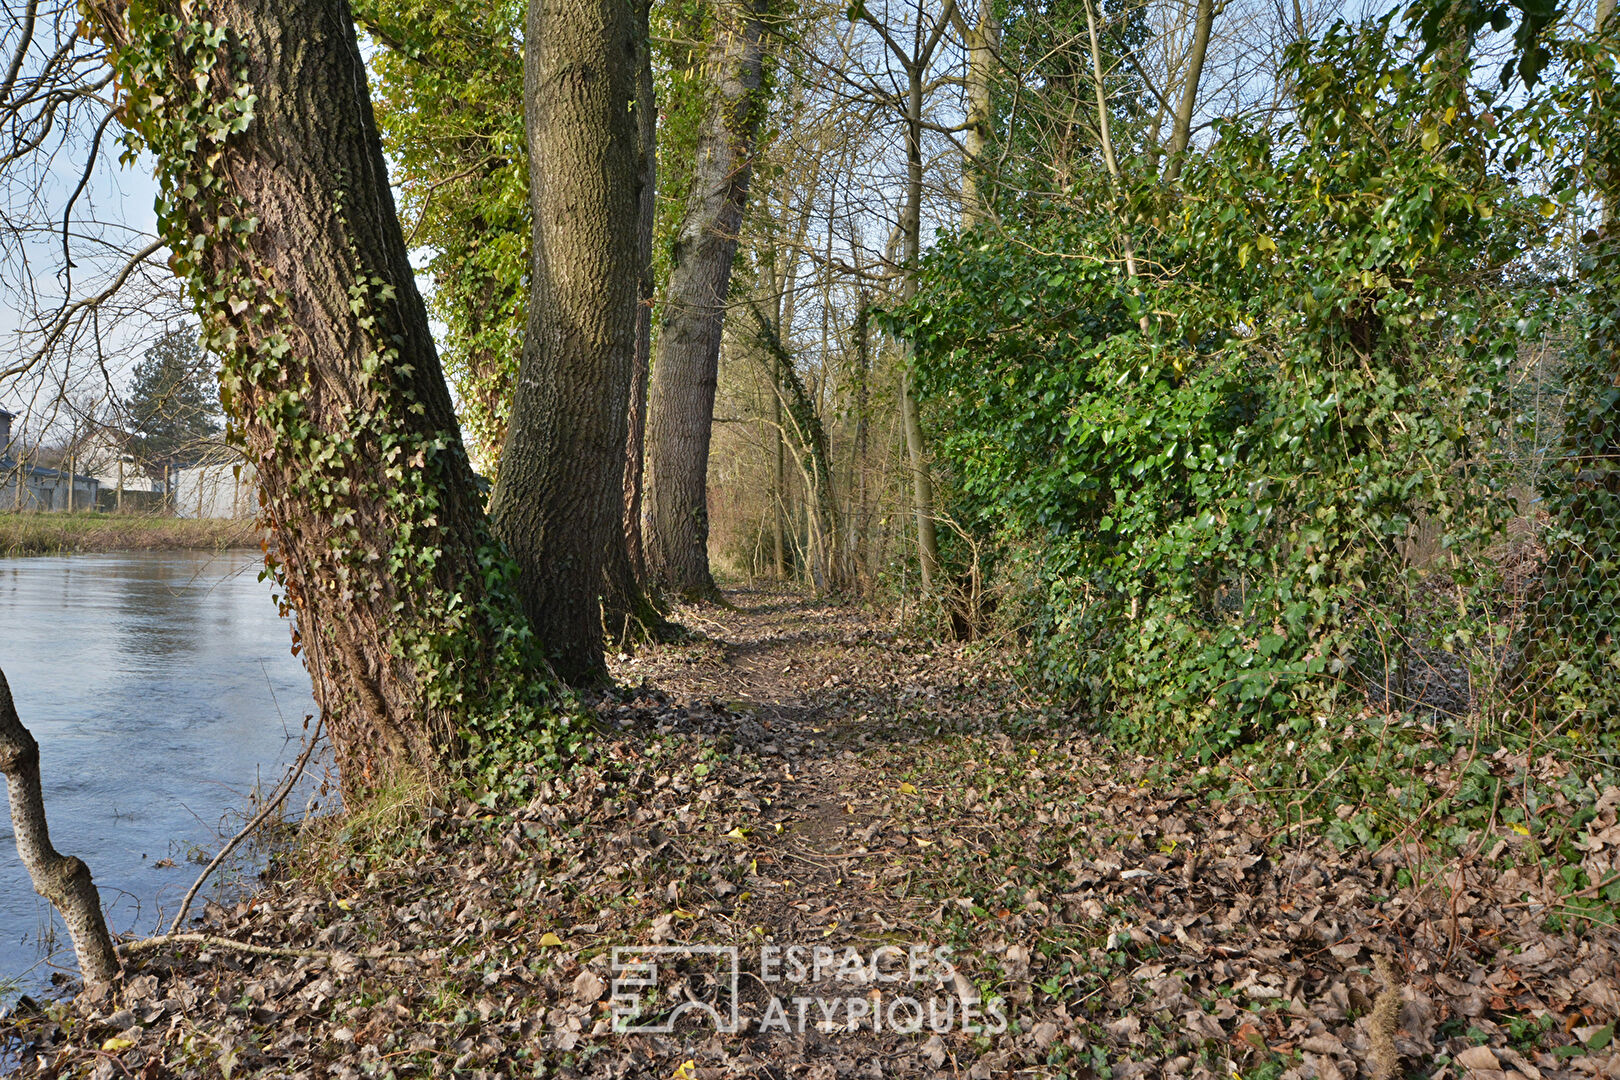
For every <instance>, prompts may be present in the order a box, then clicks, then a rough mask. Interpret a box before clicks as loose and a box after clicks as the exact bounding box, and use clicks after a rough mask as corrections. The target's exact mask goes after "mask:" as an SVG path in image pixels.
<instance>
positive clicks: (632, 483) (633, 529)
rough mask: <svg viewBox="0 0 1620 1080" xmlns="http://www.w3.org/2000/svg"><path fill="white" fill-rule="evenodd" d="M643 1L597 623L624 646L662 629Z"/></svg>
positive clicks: (652, 180) (646, 10) (650, 122)
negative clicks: (618, 467)
mask: <svg viewBox="0 0 1620 1080" xmlns="http://www.w3.org/2000/svg"><path fill="white" fill-rule="evenodd" d="M650 15H651V5H650V4H649V3H647V2H646V0H642V2H640V3H638V4H637V6H636V20H637V31H636V32H637V36H638V41H639V48H638V54H637V59H636V134H637V159H636V169H637V173H636V176H637V183H638V184H639V185H640V188H639V195H638V202H637V215H638V216H637V218H636V323H635V334H636V343H635V356H634V358H633V360H632V362H631V368H630V394H629V401H630V405H629V412H628V415H627V416H626V423H627V430H626V434H625V448H624V518H623V522H622V527H623V532H624V542H623V543H622V544H619V545H610V546H609V547H608V549H607V551H606V565H605V566H604V570H603V584H602V589H603V595H602V623H603V630H604V631H605V633H606V636H607V639H608V640H609V641H611V642H613V643H615V644H617V645H620V646H625V645H629V644H631V643H632V642H634V641H637V640H643V639H647V638H657V637H661V636H663V635H665V634H666V633H667V632H668V631H669V629H670V623H669V621H668V620H667V619H666V618H665V617H664V613H663V612H662V611H660V610H659V609H658V607H657V606H656V605H655V604H654V602H653V600H652V598H651V597H650V596H649V595H648V593H647V589H646V583H647V560H646V551H645V547H644V545H643V543H642V539H641V503H642V488H643V480H644V478H645V475H646V470H645V464H646V448H647V382H648V375H649V373H650V368H651V360H652V309H653V291H654V288H655V285H656V282H655V281H654V278H653V263H652V254H653V233H654V231H655V226H656V223H657V214H658V205H657V173H658V110H657V101H656V88H655V86H654V83H653V69H652V43H651V37H650V30H649V27H648V21H649V18H650Z"/></svg>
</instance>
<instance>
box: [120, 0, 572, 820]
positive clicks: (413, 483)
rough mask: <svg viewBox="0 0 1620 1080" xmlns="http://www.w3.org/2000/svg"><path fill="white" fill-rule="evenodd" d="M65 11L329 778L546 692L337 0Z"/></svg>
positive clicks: (362, 773) (441, 763) (419, 761)
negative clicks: (211, 412) (221, 443)
mask: <svg viewBox="0 0 1620 1080" xmlns="http://www.w3.org/2000/svg"><path fill="white" fill-rule="evenodd" d="M88 14H89V15H90V17H91V19H92V22H93V26H94V28H95V30H96V32H97V33H99V34H100V36H102V37H103V38H104V39H105V40H107V42H108V43H109V44H110V45H111V46H112V47H113V50H114V54H115V58H116V60H117V63H118V64H119V65H120V66H121V68H122V69H123V71H122V77H121V80H120V82H121V85H122V86H123V87H125V89H126V95H127V96H126V101H125V106H124V113H125V118H126V122H127V123H129V124H130V125H131V127H132V129H133V130H134V131H136V132H137V133H138V134H139V135H140V137H141V138H142V139H143V140H144V143H145V145H146V147H147V148H148V149H149V150H150V151H151V153H152V154H153V156H154V157H155V158H156V159H157V162H158V169H159V179H160V185H161V195H160V217H159V228H160V230H161V232H162V233H163V236H164V239H165V240H166V241H167V242H168V244H169V246H170V248H171V250H172V251H174V252H175V254H174V256H173V257H172V258H171V265H172V266H173V267H174V268H175V270H176V272H177V273H178V274H179V275H180V276H181V277H182V279H183V280H185V282H186V284H187V286H188V289H189V291H190V294H191V297H192V299H193V302H194V303H195V304H196V306H197V308H198V311H199V313H200V314H201V315H202V317H203V324H204V332H205V335H206V338H207V341H208V343H209V345H210V347H211V348H212V349H213V350H214V351H215V352H217V353H218V354H219V355H221V356H222V358H223V371H222V375H221V396H222V399H223V402H224V405H225V408H226V411H227V413H228V414H229V415H230V417H231V419H232V423H233V428H234V432H235V437H236V438H237V440H238V441H239V442H240V443H241V445H242V448H243V450H244V452H245V454H246V457H247V459H248V460H249V461H250V462H251V463H252V464H253V466H254V469H255V471H256V473H257V476H258V480H259V483H260V485H261V486H262V491H263V494H262V499H261V514H262V517H263V520H264V521H265V523H266V524H268V526H269V527H270V529H271V531H272V533H273V535H274V545H273V550H272V555H271V561H272V565H273V566H274V568H275V570H276V573H277V576H278V578H279V582H280V584H281V586H282V593H283V595H282V598H281V602H282V603H283V605H284V607H287V608H290V609H292V610H293V611H295V612H296V614H297V627H298V629H297V630H296V631H295V646H294V648H295V651H298V650H301V651H302V653H303V657H304V661H305V664H306V666H307V667H308V668H309V670H310V672H311V675H312V677H313V680H314V684H315V696H316V699H317V701H318V702H319V703H320V706H321V709H322V712H323V713H324V715H325V719H326V724H327V728H328V731H329V732H330V734H331V738H332V743H333V747H334V749H335V751H336V757H337V764H338V766H339V768H340V770H341V775H342V781H343V790H344V794H345V796H346V798H348V799H350V800H356V801H358V799H359V797H360V796H361V795H362V794H363V793H364V792H366V791H367V790H369V789H372V788H374V787H376V786H378V785H382V784H385V783H388V782H389V781H390V780H392V779H394V778H396V777H399V776H402V775H424V774H425V775H428V776H432V775H435V774H437V773H439V772H440V771H441V770H442V769H443V768H444V767H445V766H447V765H449V764H451V763H452V762H454V761H455V760H457V759H459V757H460V756H461V752H462V750H463V749H464V746H465V743H464V740H463V736H464V735H465V734H466V732H467V731H468V730H469V725H473V724H476V723H478V722H479V721H480V720H481V719H484V718H487V717H489V716H490V715H491V714H493V713H494V712H496V711H498V710H500V709H508V708H511V707H515V703H516V702H517V701H518V699H519V698H524V699H525V700H527V701H530V702H533V701H536V700H540V699H541V698H544V699H546V700H550V697H549V695H550V690H549V689H548V688H547V687H548V686H549V684H548V683H547V680H546V678H545V673H544V672H543V670H530V669H529V660H528V659H526V658H527V657H532V655H533V653H532V650H524V649H522V648H521V643H522V642H523V641H524V640H526V639H525V637H524V635H526V633H527V631H526V629H525V628H523V626H522V622H521V614H520V612H519V610H518V608H517V604H516V600H515V597H514V596H513V595H512V593H511V592H510V586H509V585H507V584H505V583H504V579H503V575H502V573H501V571H500V567H501V566H502V565H503V555H502V553H501V552H500V549H499V546H498V544H497V543H496V542H495V541H494V538H493V536H492V534H491V532H490V529H489V525H488V523H487V521H486V520H485V516H484V512H483V507H482V499H481V497H480V494H479V492H478V489H477V487H476V486H475V484H474V482H473V472H472V468H471V466H470V464H469V462H468V459H467V455H466V453H465V450H464V448H463V446H462V443H461V439H460V435H459V428H458V425H457V422H456V415H455V412H454V409H453V407H452V405H451V401H450V395H449V391H448V390H447V389H446V386H445V381H444V375H443V372H442V370H441V369H440V366H439V360H438V354H437V352H436V350H435V347H434V343H433V336H432V333H431V331H430V330H429V327H428V319H427V313H426V310H425V308H424V306H423V304H422V300H421V297H420V295H419V294H418V292H417V290H416V286H415V274H414V272H413V271H412V268H411V264H410V260H409V258H408V256H407V252H406V247H405V240H404V236H403V234H402V232H401V230H400V226H399V220H398V216H397V215H396V213H395V208H394V201H393V196H392V194H391V192H390V189H389V183H388V176H387V170H386V165H385V162H384V159H383V154H382V147H381V144H380V141H379V139H378V135H377V129H376V124H375V120H374V117H373V115H372V110H371V102H370V99H369V97H368V94H367V83H366V71H365V65H364V62H363V61H362V58H361V55H360V51H359V48H358V46H357V43H356V40H355V35H354V25H353V20H352V18H351V17H350V12H349V7H348V4H347V3H346V0H209V2H208V3H201V4H194V3H188V2H182V0H162V2H160V3H157V4H150V5H149V4H132V3H128V2H123V0H92V2H91V3H90V4H89V5H88ZM165 19H172V20H174V21H175V22H177V23H178V24H179V25H180V26H181V27H183V28H187V29H186V31H185V32H184V33H182V34H175V33H173V32H172V29H171V28H170V27H167V26H165V25H164V22H163V20H165ZM210 26H212V27H218V28H221V30H222V31H223V33H224V38H223V40H222V41H221V42H220V43H219V44H218V45H217V46H214V45H210V44H209V43H208V41H209V38H210V34H209V33H208V28H209V27H210ZM197 91H200V93H196V92H197ZM242 102H250V103H251V113H246V114H245V113H244V112H243V110H242V108H241V104H240V103H242ZM167 486H168V487H169V488H171V489H172V487H173V484H172V482H171V483H169V484H168V485H167ZM514 650H516V651H514ZM520 654H521V655H520ZM529 690H535V691H537V693H538V694H539V697H538V698H537V697H528V698H525V697H524V695H526V694H527V693H528V691H529ZM497 699H498V700H499V701H500V702H502V703H504V704H501V705H496V704H495V702H496V701H497Z"/></svg>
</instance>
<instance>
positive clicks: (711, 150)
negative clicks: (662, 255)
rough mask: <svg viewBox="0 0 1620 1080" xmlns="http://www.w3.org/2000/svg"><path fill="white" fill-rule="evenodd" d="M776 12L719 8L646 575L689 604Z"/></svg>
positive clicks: (678, 245)
mask: <svg viewBox="0 0 1620 1080" xmlns="http://www.w3.org/2000/svg"><path fill="white" fill-rule="evenodd" d="M767 5H768V0H716V8H717V10H716V12H715V23H716V26H715V31H714V33H715V38H714V42H713V45H712V47H711V49H710V53H709V70H711V71H713V72H714V73H715V76H714V78H715V84H714V87H713V89H712V91H711V100H710V103H709V110H708V113H707V115H706V116H705V118H704V122H703V127H702V129H701V130H700V131H699V133H698V142H697V154H696V162H695V165H694V168H693V177H692V189H691V194H690V195H689V197H688V199H687V203H686V213H685V217H684V218H683V219H682V221H681V226H680V230H679V233H678V235H677V236H676V238H675V244H674V251H673V259H672V268H671V270H670V280H669V287H668V291H667V293H666V298H665V306H664V321H663V327H662V329H661V331H660V333H659V336H658V359H657V362H656V363H655V364H654V365H653V373H652V402H651V405H650V407H649V412H648V426H649V444H648V456H647V527H646V536H645V540H646V545H647V572H648V574H649V576H650V578H651V579H652V581H654V582H655V583H656V584H658V585H659V586H661V587H663V588H665V589H667V590H669V591H670V592H672V593H675V594H677V595H680V596H687V597H701V596H713V595H715V594H716V589H715V585H714V578H713V577H712V576H711V575H710V573H709V510H708V472H709V436H710V433H711V429H712V428H713V426H714V393H715V382H716V377H717V374H718V370H719V363H720V342H721V333H722V330H723V329H724V324H725V303H726V296H727V294H728V292H729V291H730V285H731V268H732V264H733V262H734V261H735V260H736V256H737V239H738V231H739V230H740V228H741V226H742V215H743V208H744V206H745V205H746V203H747V201H748V183H749V179H750V177H751V175H752V172H753V157H754V146H755V141H756V138H757V136H758V131H759V120H760V115H761V113H762V112H763V100H762V98H763V82H764V61H765V35H766V27H765V16H766V11H767Z"/></svg>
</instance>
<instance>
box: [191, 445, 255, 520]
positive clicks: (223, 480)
mask: <svg viewBox="0 0 1620 1080" xmlns="http://www.w3.org/2000/svg"><path fill="white" fill-rule="evenodd" d="M170 477H171V479H172V481H173V507H174V515H175V516H176V517H183V518H250V517H253V516H255V515H256V514H258V512H259V480H258V476H257V475H256V474H255V473H254V471H253V466H252V465H249V464H248V463H246V462H245V461H243V460H242V455H241V454H240V453H238V452H237V451H235V450H233V449H232V448H230V447H229V446H226V445H225V444H224V443H214V444H211V445H210V446H208V447H207V448H206V450H205V452H204V453H203V455H202V457H201V458H200V460H198V461H197V463H196V464H194V465H188V466H185V467H183V468H177V469H175V470H174V471H173V472H172V473H171V474H170Z"/></svg>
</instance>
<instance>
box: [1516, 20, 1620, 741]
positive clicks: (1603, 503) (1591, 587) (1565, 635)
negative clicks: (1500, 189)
mask: <svg viewBox="0 0 1620 1080" xmlns="http://www.w3.org/2000/svg"><path fill="white" fill-rule="evenodd" d="M1543 48H1544V49H1545V50H1546V51H1547V54H1548V56H1549V57H1550V58H1551V60H1552V62H1553V63H1554V64H1555V67H1556V69H1557V70H1559V71H1562V72H1564V73H1565V74H1566V77H1565V78H1564V79H1563V80H1562V81H1555V82H1554V83H1553V84H1552V85H1551V87H1550V88H1549V89H1547V91H1546V95H1545V96H1546V98H1547V102H1546V105H1547V111H1548V112H1549V113H1551V114H1553V115H1555V116H1564V117H1573V118H1575V122H1574V123H1573V124H1572V125H1570V126H1569V128H1568V130H1567V131H1566V133H1565V136H1564V137H1563V138H1552V137H1547V136H1543V137H1542V138H1540V139H1539V140H1538V142H1539V144H1540V146H1550V147H1552V148H1553V151H1554V153H1555V154H1557V156H1558V157H1559V158H1561V162H1560V164H1561V172H1562V175H1563V184H1564V190H1565V191H1567V192H1576V191H1588V192H1591V193H1593V194H1595V195H1596V197H1597V198H1596V204H1595V205H1589V206H1588V207H1587V209H1588V210H1589V211H1590V212H1594V213H1595V214H1596V215H1597V217H1598V221H1599V222H1600V224H1598V225H1596V227H1594V228H1592V229H1589V230H1588V231H1587V232H1586V234H1585V236H1584V237H1583V238H1582V251H1581V256H1580V260H1579V267H1578V282H1577V284H1578V286H1579V288H1580V291H1581V293H1582V294H1584V300H1585V303H1584V304H1583V305H1582V306H1581V309H1580V314H1581V321H1580V331H1581V348H1580V349H1579V350H1578V351H1577V353H1576V355H1575V357H1574V362H1573V363H1572V364H1571V366H1570V370H1569V371H1568V372H1567V373H1566V379H1565V381H1566V384H1567V387H1568V391H1567V392H1568V400H1567V402H1566V405H1565V422H1564V439H1563V445H1562V446H1561V447H1560V449H1561V451H1562V452H1561V454H1560V456H1559V459H1558V461H1557V464H1556V467H1555V468H1554V469H1552V470H1551V471H1550V472H1549V475H1548V476H1547V478H1546V482H1545V484H1544V485H1543V491H1542V494H1543V496H1544V497H1545V499H1546V501H1547V505H1548V508H1549V510H1550V511H1551V513H1552V516H1553V521H1554V524H1555V528H1554V531H1553V533H1552V536H1551V538H1550V541H1549V543H1548V553H1547V554H1548V557H1547V562H1546V578H1545V591H1544V593H1543V596H1542V602H1541V610H1540V612H1539V616H1540V617H1539V619H1538V624H1537V627H1536V630H1537V633H1536V637H1535V639H1534V640H1533V641H1532V642H1531V643H1530V646H1529V648H1528V649H1527V653H1528V659H1529V661H1530V663H1529V665H1528V670H1527V680H1528V681H1530V682H1531V683H1532V684H1533V685H1535V686H1536V687H1537V688H1538V689H1541V688H1543V687H1544V688H1546V689H1547V690H1548V691H1550V698H1551V704H1552V706H1553V715H1556V716H1560V717H1568V718H1570V719H1571V720H1572V721H1573V723H1572V724H1571V729H1572V730H1573V731H1574V732H1576V733H1589V734H1592V735H1596V736H1599V737H1604V736H1607V737H1610V738H1612V737H1613V736H1615V735H1617V734H1620V222H1617V220H1616V215H1615V211H1616V208H1617V206H1620V16H1616V17H1611V18H1610V20H1609V22H1608V25H1607V28H1606V33H1604V34H1599V35H1593V36H1581V37H1578V38H1574V39H1569V38H1560V37H1558V36H1556V35H1554V36H1552V38H1551V40H1550V41H1549V42H1546V43H1544V45H1543ZM1540 63H1541V61H1538V67H1539V64H1540ZM1538 148H1539V147H1538V145H1535V144H1531V145H1526V146H1525V147H1523V148H1521V149H1520V153H1521V155H1524V156H1528V155H1529V154H1531V153H1534V152H1535V151H1536V150H1537V149H1538ZM1570 197H1572V196H1570Z"/></svg>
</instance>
